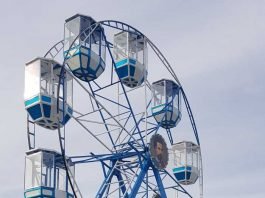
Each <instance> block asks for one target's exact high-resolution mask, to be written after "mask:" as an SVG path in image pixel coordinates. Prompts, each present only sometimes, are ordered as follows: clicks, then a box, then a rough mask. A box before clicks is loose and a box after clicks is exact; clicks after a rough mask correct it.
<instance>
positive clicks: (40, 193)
mask: <svg viewBox="0 0 265 198" xmlns="http://www.w3.org/2000/svg"><path fill="white" fill-rule="evenodd" d="M44 190H47V191H50V192H51V195H47V194H44V193H45V191H44ZM35 191H36V194H34V195H32V196H27V193H30V192H32V193H33V192H35ZM41 197H47V198H56V197H55V189H54V188H51V187H47V186H39V187H33V188H30V189H27V190H25V192H24V198H41ZM73 197H74V196H73V195H72V194H71V193H69V192H66V198H73Z"/></svg>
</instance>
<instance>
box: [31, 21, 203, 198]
mask: <svg viewBox="0 0 265 198" xmlns="http://www.w3.org/2000/svg"><path fill="white" fill-rule="evenodd" d="M98 25H102V26H106V27H110V28H115V29H118V30H121V31H127V32H131V33H133V34H137V35H143V36H144V37H145V38H146V41H147V43H148V44H149V45H150V47H151V48H152V49H153V51H154V52H155V53H156V54H157V56H158V57H159V59H160V60H161V62H162V63H163V64H164V66H165V67H166V68H167V70H168V71H169V73H170V74H171V75H172V76H173V78H174V79H175V81H176V83H177V84H178V85H179V86H180V90H181V93H182V97H183V99H184V102H185V106H186V108H187V112H188V114H189V118H190V122H191V125H192V128H193V131H194V135H195V137H196V141H197V144H198V145H200V142H199V136H198V132H197V128H196V124H195V120H194V118H193V114H192V111H191V108H190V105H189V103H188V100H187V97H186V95H185V92H184V90H183V87H182V86H181V84H180V82H179V80H178V79H177V76H176V74H175V73H174V71H173V69H172V68H171V66H170V64H169V63H168V61H167V60H166V58H165V57H164V56H163V54H162V53H161V52H160V51H159V49H158V48H157V47H156V46H155V45H154V44H153V43H152V42H151V41H150V40H149V39H148V38H147V37H146V36H145V35H144V34H142V33H141V32H140V31H138V30H137V29H135V28H133V27H132V26H130V25H128V24H125V23H122V22H119V21H113V20H112V21H111V20H106V21H100V22H98V23H95V24H93V25H91V26H90V27H88V28H87V29H85V30H84V31H83V32H82V33H80V34H79V35H78V36H77V37H76V38H75V40H76V39H78V37H80V36H81V35H82V34H83V33H84V32H85V31H87V30H88V29H91V30H92V32H93V28H94V29H95V28H96V27H97V26H98ZM103 33H104V31H103ZM90 34H91V32H90ZM87 37H89V35H88V36H87ZM104 39H105V43H106V44H107V50H108V52H109V55H110V57H111V60H112V64H111V65H112V69H111V79H110V84H108V85H106V86H100V85H99V84H98V83H97V82H96V81H91V82H89V83H88V87H89V90H90V92H91V93H92V95H93V97H94V99H95V103H96V106H97V108H98V110H97V111H98V112H99V113H100V116H101V119H102V121H103V122H104V123H105V128H106V130H107V131H109V129H108V124H107V123H106V121H107V120H108V119H110V117H109V118H108V117H106V116H104V115H103V113H102V110H101V108H100V107H101V104H100V103H98V101H97V100H96V99H97V98H101V99H105V100H108V101H109V102H112V103H113V104H115V105H119V106H121V107H122V108H125V109H126V110H127V111H126V112H123V113H122V114H125V115H127V114H128V115H127V117H126V122H125V124H124V127H126V124H127V122H129V120H132V122H133V123H134V125H135V126H134V127H133V128H132V129H131V130H130V133H131V134H132V136H131V137H130V138H129V139H128V141H127V142H122V143H121V144H118V143H117V140H116V141H114V139H113V137H112V136H111V134H110V133H109V132H108V135H109V138H110V141H111V144H112V146H113V148H114V149H115V152H113V153H109V154H99V155H96V154H94V153H90V155H86V156H72V157H71V159H72V161H73V163H75V164H81V163H92V162H100V163H101V165H102V170H103V175H104V177H105V179H104V181H103V182H102V185H101V187H100V188H99V190H98V193H97V195H96V197H102V196H103V195H104V193H105V194H106V193H108V192H109V189H110V185H111V181H112V178H113V176H115V177H116V178H117V180H118V181H119V182H118V184H119V189H120V190H119V193H120V196H124V197H126V198H127V197H128V198H133V197H136V195H137V194H140V193H144V196H145V197H148V196H149V193H148V191H153V192H154V193H157V192H159V194H160V196H161V197H163V198H164V197H167V195H166V189H169V188H171V189H174V190H177V191H180V192H182V193H184V194H186V195H187V196H188V197H192V196H191V195H190V194H189V193H188V192H187V191H186V190H185V189H184V188H183V187H182V186H181V185H180V184H179V183H178V182H177V181H176V179H175V178H174V177H173V176H172V175H171V174H170V173H168V172H167V171H166V170H158V169H157V168H155V167H154V166H153V164H152V162H151V160H150V155H149V151H148V145H146V143H145V142H144V138H145V130H141V129H140V124H141V123H142V122H148V124H150V125H152V127H150V128H148V129H147V135H148V136H149V135H152V134H155V133H157V132H158V130H159V128H160V124H157V123H156V122H155V121H154V122H152V121H150V119H152V115H149V116H147V117H146V120H145V118H144V117H143V116H142V117H141V118H140V119H138V120H137V118H136V115H135V114H134V111H133V109H132V106H131V104H130V100H129V97H128V95H127V93H126V90H125V88H124V85H123V84H122V83H121V80H120V79H119V80H118V81H116V82H113V79H114V78H113V76H114V75H115V74H114V72H113V71H114V70H115V68H116V67H115V61H114V58H113V56H112V52H111V48H112V46H113V45H112V44H111V43H110V42H109V41H108V40H107V38H106V35H105V33H104ZM75 40H74V41H75ZM74 41H73V43H74ZM73 43H72V44H71V46H70V48H71V47H72V45H73ZM63 46H64V43H63V40H62V41H59V42H58V43H56V44H55V45H54V46H53V47H52V48H51V49H50V50H49V51H48V52H47V53H46V54H45V57H47V56H50V57H51V58H55V57H56V56H57V54H58V53H59V52H60V51H61V50H62V49H63ZM66 57H67V56H66ZM106 66H107V65H106ZM65 67H66V64H65V60H64V63H63V68H62V70H61V74H60V86H59V89H58V102H59V100H62V101H63V102H64V101H65V95H64V92H63V95H62V96H61V95H60V94H59V93H60V89H63V90H64V78H65V77H64V76H65V73H66V70H65ZM92 83H94V84H92ZM116 84H119V86H121V88H122V91H123V94H124V96H125V98H126V103H127V104H126V105H121V104H119V103H117V102H116V101H113V100H110V99H108V98H107V97H104V96H102V95H100V94H99V93H98V92H100V91H101V90H103V89H105V88H108V87H110V86H113V85H116ZM93 85H95V86H94V87H93ZM91 103H92V101H91ZM150 104H151V101H149V103H148V105H147V107H146V108H148V107H149V106H150ZM92 105H93V103H92ZM57 106H58V107H59V105H57ZM59 111H62V112H63V113H64V112H65V109H64V105H63V109H59V108H58V112H59ZM80 117H81V116H80ZM28 121H29V119H28ZM28 128H29V127H28ZM123 130H124V129H122V131H123ZM166 132H167V134H168V137H169V141H170V143H171V144H174V141H173V138H172V134H171V130H170V129H167V130H166ZM58 134H59V142H60V148H61V153H62V156H63V158H64V163H65V167H67V164H66V159H65V128H63V129H60V128H59V129H58ZM31 136H33V140H34V144H33V143H32V138H28V144H29V148H30V149H31V148H34V147H35V129H34V132H32V131H30V130H28V137H31ZM133 137H134V138H133ZM132 138H133V140H132ZM135 140H136V141H137V142H138V144H137V143H136V142H135ZM139 144H140V145H141V146H140V147H139V146H138V145H139ZM32 145H33V146H32ZM116 148H122V150H121V151H119V150H117V149H116ZM130 157H137V161H135V162H134V163H131V164H130V165H129V166H127V167H126V168H123V169H122V168H121V166H120V165H118V163H120V162H127V161H128V160H127V159H128V158H130ZM126 160H127V161H126ZM107 162H109V163H107ZM136 168H138V169H140V172H139V173H137V172H136V171H135V169H136ZM66 169H67V171H66V173H67V177H68V180H69V183H70V185H71V188H72V190H73V193H74V196H75V197H78V196H77V194H78V192H76V191H75V188H74V187H75V185H76V184H75V183H73V181H72V180H73V178H71V175H70V173H69V169H68V168H66ZM107 169H108V170H107ZM121 170H122V171H125V170H126V171H129V172H131V173H132V174H135V177H136V180H135V182H134V183H133V185H132V190H131V191H129V189H128V188H126V184H125V183H124V179H123V177H122V173H121ZM149 171H152V172H153V174H152V175H150V174H149ZM162 176H163V178H162ZM152 177H153V178H155V180H156V183H157V188H156V189H154V188H153V187H152V186H151V185H150V184H149V179H150V178H152ZM166 177H167V178H169V179H170V180H172V181H173V185H171V186H169V187H166V186H164V185H163V180H164V179H165V178H166ZM142 183H144V185H145V186H146V189H145V192H141V191H140V190H139V188H140V186H141V185H142ZM79 194H80V193H79ZM80 196H81V195H80Z"/></svg>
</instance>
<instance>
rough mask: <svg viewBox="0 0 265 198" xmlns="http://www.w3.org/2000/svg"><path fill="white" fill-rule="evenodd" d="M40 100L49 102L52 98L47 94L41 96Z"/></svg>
mask: <svg viewBox="0 0 265 198" xmlns="http://www.w3.org/2000/svg"><path fill="white" fill-rule="evenodd" d="M41 100H42V101H44V102H48V103H51V101H52V99H51V98H50V97H48V96H41Z"/></svg>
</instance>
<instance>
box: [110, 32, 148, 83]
mask: <svg viewBox="0 0 265 198" xmlns="http://www.w3.org/2000/svg"><path fill="white" fill-rule="evenodd" d="M114 59H115V67H116V72H117V74H118V76H119V78H120V79H121V81H122V83H123V84H124V85H126V86H128V87H130V88H133V87H137V86H140V85H141V84H142V83H143V81H144V79H145V75H147V45H146V40H145V37H144V36H143V35H136V34H134V33H129V32H120V33H118V34H115V35H114Z"/></svg>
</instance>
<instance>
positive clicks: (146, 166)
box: [24, 14, 203, 198]
mask: <svg viewBox="0 0 265 198" xmlns="http://www.w3.org/2000/svg"><path fill="white" fill-rule="evenodd" d="M24 99H25V109H26V111H27V113H28V117H27V123H28V127H27V135H28V145H29V151H27V152H26V163H25V166H26V167H25V192H24V195H25V197H27V198H28V197H56V198H61V197H78V198H79V197H87V195H86V194H82V192H83V191H82V188H80V185H79V180H78V177H77V174H76V173H77V172H78V167H79V165H82V166H84V165H87V166H88V167H89V165H90V164H92V163H93V164H95V163H96V164H97V165H98V171H99V170H101V173H102V177H101V179H102V181H101V183H100V185H99V186H98V188H97V189H91V191H94V192H95V194H94V196H95V197H98V198H100V197H113V198H117V197H126V198H134V197H162V198H165V197H173V196H175V195H176V196H177V197H201V198H202V197H203V171H202V155H201V149H200V148H201V145H200V141H199V136H198V132H197V128H196V125H195V121H194V118H193V114H192V111H191V108H190V105H189V103H188V99H187V97H186V94H185V92H184V89H183V86H182V85H181V83H180V81H179V80H178V78H177V76H176V74H175V72H174V70H173V69H172V67H171V66H170V64H169V62H168V61H167V59H166V58H165V57H164V55H163V54H162V53H161V52H160V50H159V49H158V48H157V47H156V45H155V44H154V43H153V42H152V41H151V40H150V39H149V38H148V37H147V36H146V35H144V34H143V33H142V32H140V31H139V30H137V29H135V28H134V27H132V26H130V25H128V24H125V23H123V22H119V21H114V20H104V21H100V22H97V21H95V20H94V19H93V18H92V17H89V16H85V15H81V14H76V15H74V16H72V17H70V18H68V19H66V21H65V25H64V39H63V40H61V41H59V42H58V43H56V44H55V45H54V46H53V47H52V48H51V49H50V50H49V51H48V52H47V53H46V54H45V55H44V57H38V58H35V59H33V60H32V61H30V62H29V63H27V64H26V68H25V93H24ZM185 112H186V114H185ZM185 115H186V119H188V120H189V122H185V123H184V125H188V126H189V128H190V129H191V130H190V131H189V133H190V134H191V135H189V136H187V137H188V139H180V138H178V137H177V135H178V130H181V128H179V129H178V127H180V125H181V122H182V120H183V119H184V117H185ZM39 128H41V129H45V130H54V133H56V131H58V136H59V143H60V149H61V150H60V151H55V150H52V149H49V148H38V147H37V143H36V142H35V137H36V136H37V135H38V133H39V132H38V129H39ZM81 134H82V135H81ZM84 134H85V135H84ZM79 135H80V137H79V139H78V136H79ZM81 137H82V138H81ZM190 137H192V138H193V139H192V140H191V139H190ZM74 140H76V141H80V144H79V142H78V143H76V142H75V143H74ZM82 143H83V144H84V146H81V145H82ZM74 144H75V145H74ZM78 147H79V148H78ZM93 171H94V170H91V169H89V168H88V169H87V172H88V173H89V172H91V173H92V172H93ZM194 188H195V189H197V190H192V189H194ZM191 192H193V193H191Z"/></svg>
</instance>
